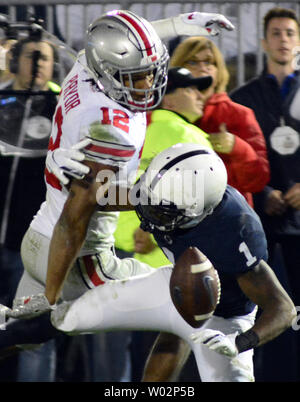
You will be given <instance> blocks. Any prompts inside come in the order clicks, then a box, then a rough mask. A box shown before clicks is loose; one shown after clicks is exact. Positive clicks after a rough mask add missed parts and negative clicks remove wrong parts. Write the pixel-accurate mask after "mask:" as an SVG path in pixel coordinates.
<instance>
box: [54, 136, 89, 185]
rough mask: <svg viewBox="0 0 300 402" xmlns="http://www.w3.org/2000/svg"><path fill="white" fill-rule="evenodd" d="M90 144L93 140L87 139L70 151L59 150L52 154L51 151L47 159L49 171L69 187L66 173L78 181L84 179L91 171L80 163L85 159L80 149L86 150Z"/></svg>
mask: <svg viewBox="0 0 300 402" xmlns="http://www.w3.org/2000/svg"><path fill="white" fill-rule="evenodd" d="M90 143H91V140H90V139H89V138H86V139H84V140H82V141H80V142H78V143H77V144H75V145H73V146H72V148H70V149H66V148H57V149H55V150H54V151H52V152H51V151H49V152H48V154H47V158H46V167H47V169H48V171H49V172H51V173H53V174H54V175H55V176H56V177H57V178H58V180H59V181H60V182H61V183H62V184H64V185H67V184H68V183H69V181H70V180H69V178H68V177H67V176H66V175H65V174H66V173H67V174H68V175H70V176H72V177H75V178H76V179H83V177H84V176H85V175H86V174H87V173H88V172H89V170H90V169H89V167H88V166H86V165H83V164H82V163H79V162H82V161H83V160H84V158H85V155H84V153H83V152H80V149H83V148H85V147H86V146H87V145H89V144H90Z"/></svg>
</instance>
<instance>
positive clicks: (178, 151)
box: [136, 143, 227, 231]
mask: <svg viewBox="0 0 300 402" xmlns="http://www.w3.org/2000/svg"><path fill="white" fill-rule="evenodd" d="M226 185H227V171H226V168H225V165H224V163H223V161H222V160H221V159H220V158H219V156H218V155H217V154H216V153H215V152H214V151H213V150H212V149H210V148H207V147H204V146H201V145H199V144H192V143H189V144H176V145H173V146H172V147H170V148H167V149H166V150H164V151H162V152H161V153H160V154H158V155H157V156H156V157H155V158H154V159H153V160H152V162H151V163H150V165H149V167H148V169H147V170H146V172H145V174H144V175H143V176H142V177H141V179H140V182H139V183H138V186H139V203H138V205H137V206H136V211H137V214H138V216H139V218H140V220H141V222H142V224H141V226H142V227H143V228H144V229H145V230H148V231H152V230H153V229H154V228H157V229H159V230H163V231H171V230H174V229H176V228H178V227H180V228H189V227H192V226H195V225H197V224H198V223H200V222H201V221H202V220H203V219H204V218H205V217H206V216H207V215H209V214H211V213H212V212H213V210H214V208H215V207H216V206H217V205H218V204H219V203H220V202H221V200H222V198H223V195H224V192H225V189H226Z"/></svg>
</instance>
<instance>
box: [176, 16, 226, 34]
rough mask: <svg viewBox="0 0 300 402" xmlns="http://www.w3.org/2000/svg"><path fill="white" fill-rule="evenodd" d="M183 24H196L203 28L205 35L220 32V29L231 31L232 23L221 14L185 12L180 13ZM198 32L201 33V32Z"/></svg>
mask: <svg viewBox="0 0 300 402" xmlns="http://www.w3.org/2000/svg"><path fill="white" fill-rule="evenodd" d="M181 17H182V19H183V21H184V23H185V24H191V25H198V26H199V28H200V29H202V28H204V29H205V30H206V32H207V35H210V36H215V35H218V34H219V33H220V32H221V29H226V30H227V31H233V30H234V25H233V24H232V23H231V22H230V21H229V20H228V19H227V18H226V17H224V15H222V14H214V13H200V12H197V11H196V12H193V13H186V14H181ZM200 34H203V32H201V33H200Z"/></svg>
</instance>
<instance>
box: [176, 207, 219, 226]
mask: <svg viewBox="0 0 300 402" xmlns="http://www.w3.org/2000/svg"><path fill="white" fill-rule="evenodd" d="M213 211H214V209H213V207H210V208H208V210H207V211H205V212H203V214H201V215H199V216H196V217H195V218H194V219H192V220H190V221H189V222H187V223H184V224H183V225H180V226H179V227H180V229H189V228H192V227H194V226H197V225H198V223H200V222H202V221H203V219H205V218H206V217H207V216H208V215H211V214H212V213H213Z"/></svg>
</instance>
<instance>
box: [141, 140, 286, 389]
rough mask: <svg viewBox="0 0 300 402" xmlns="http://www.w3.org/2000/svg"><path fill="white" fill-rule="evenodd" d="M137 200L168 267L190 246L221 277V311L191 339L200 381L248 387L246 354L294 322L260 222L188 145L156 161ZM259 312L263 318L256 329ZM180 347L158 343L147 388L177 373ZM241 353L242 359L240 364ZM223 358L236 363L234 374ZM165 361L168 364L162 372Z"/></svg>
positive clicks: (208, 156) (166, 340)
mask: <svg viewBox="0 0 300 402" xmlns="http://www.w3.org/2000/svg"><path fill="white" fill-rule="evenodd" d="M218 159H219V158H218ZM172 183H173V185H172ZM175 183H176V185H175ZM191 189H192V190H193V191H191ZM140 193H141V194H140V196H141V200H142V201H144V204H143V202H141V203H140V204H139V205H138V207H137V213H138V215H139V217H140V219H141V227H142V228H144V230H146V231H150V232H152V233H153V234H154V237H155V239H156V241H157V243H158V245H159V246H160V247H161V249H162V250H163V251H164V252H165V254H166V255H167V256H168V258H169V259H170V261H172V262H173V263H175V261H176V260H177V259H178V258H179V256H180V255H181V254H182V253H183V252H184V250H186V249H187V248H188V247H190V246H193V247H197V248H198V249H199V250H201V251H202V252H203V253H204V254H205V255H206V256H207V257H208V258H209V259H210V261H211V262H212V264H213V266H214V267H215V268H216V269H217V271H218V274H219V277H220V281H221V289H222V292H221V299H220V303H219V305H218V306H217V308H216V310H215V313H214V317H213V318H212V319H210V320H208V322H207V323H206V324H205V325H204V327H205V329H203V330H202V331H200V332H197V333H195V334H194V335H193V336H192V337H193V339H194V341H195V342H198V343H200V344H201V345H202V348H201V349H202V350H199V351H198V359H197V361H198V367H199V354H202V356H201V359H202V364H201V367H203V370H201V367H200V369H199V371H200V375H201V377H202V379H203V378H204V379H205V380H207V381H212V380H213V381H228V380H229V381H245V378H247V376H248V379H249V380H251V379H253V374H251V372H252V367H251V366H252V352H251V349H252V348H254V347H256V346H258V345H261V344H263V343H265V342H267V341H269V340H270V339H272V338H274V337H275V336H277V335H278V334H279V333H280V332H282V330H284V329H285V328H286V327H287V326H289V325H291V318H292V316H293V314H294V307H293V304H292V302H291V300H290V299H289V297H288V296H287V294H286V292H285V291H284V290H283V289H282V287H281V286H280V284H279V282H278V281H277V279H276V278H275V275H274V273H273V272H272V270H271V269H270V267H269V266H268V265H267V263H266V261H267V258H268V253H267V243H266V238H265V234H264V231H263V228H262V225H261V222H260V219H259V218H258V216H257V215H256V213H255V212H254V211H253V209H252V208H250V207H249V205H248V204H247V202H246V201H245V199H244V198H243V197H242V195H241V194H240V193H239V192H238V191H236V190H235V189H234V188H232V187H231V186H229V185H226V172H225V169H224V166H223V163H222V162H221V160H220V159H219V160H217V159H216V156H215V155H213V154H212V151H211V150H209V149H206V150H205V149H204V148H203V147H202V149H201V147H199V146H196V145H193V144H178V145H176V146H174V147H171V148H169V149H167V150H166V151H164V152H162V153H161V154H160V155H159V157H157V158H155V159H154V160H153V161H152V163H151V165H150V167H149V168H148V172H146V174H145V175H144V177H143V178H142V180H141V184H140ZM145 201H147V202H145ZM256 305H259V306H260V307H261V308H262V315H261V317H260V318H259V319H258V320H257V322H256V323H255V324H254V322H255V314H256ZM286 313H287V315H285V314H286ZM247 320H248V327H247V324H246V322H247ZM245 329H246V331H245ZM241 330H242V331H243V332H242V334H240V335H238V334H239V333H240V332H241ZM180 343H181V344H183V343H184V341H183V340H182V339H179V338H178V337H176V336H174V335H172V334H161V335H160V337H159V338H158V340H157V343H156V346H155V348H154V349H153V351H152V355H151V357H150V359H148V363H147V367H146V370H145V375H144V381H167V380H169V379H170V378H171V374H170V373H172V372H174V371H175V370H177V371H178V364H180V363H181V365H183V364H184V361H185V360H184V359H183V356H184V353H186V349H185V348H184V346H183V345H180ZM205 347H206V348H207V350H205ZM174 351H175V353H174ZM180 351H181V352H180ZM211 351H213V352H212V353H211ZM245 351H247V352H245ZM214 352H218V353H219V356H216V353H214ZM242 352H245V353H242ZM249 352H250V353H249ZM239 353H241V355H240V356H243V358H244V359H243V361H241V360H240V361H239V362H238V361H237V360H236V356H238V354H239ZM172 355H173V357H172ZM222 355H223V356H227V357H230V358H234V360H233V361H234V362H235V368H234V369H232V365H231V366H230V363H229V360H228V359H227V361H226V360H224V359H222V357H221V356H222ZM166 356H168V360H167V361H168V362H169V363H170V364H169V365H166V364H164V365H162V361H163V360H164V361H166ZM186 356H187V353H186ZM220 357H221V358H220ZM196 358H197V357H196ZM172 366H173V369H172ZM162 367H164V371H163V370H162ZM229 367H230V368H229ZM228 369H229V371H228ZM203 373H205V374H203Z"/></svg>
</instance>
